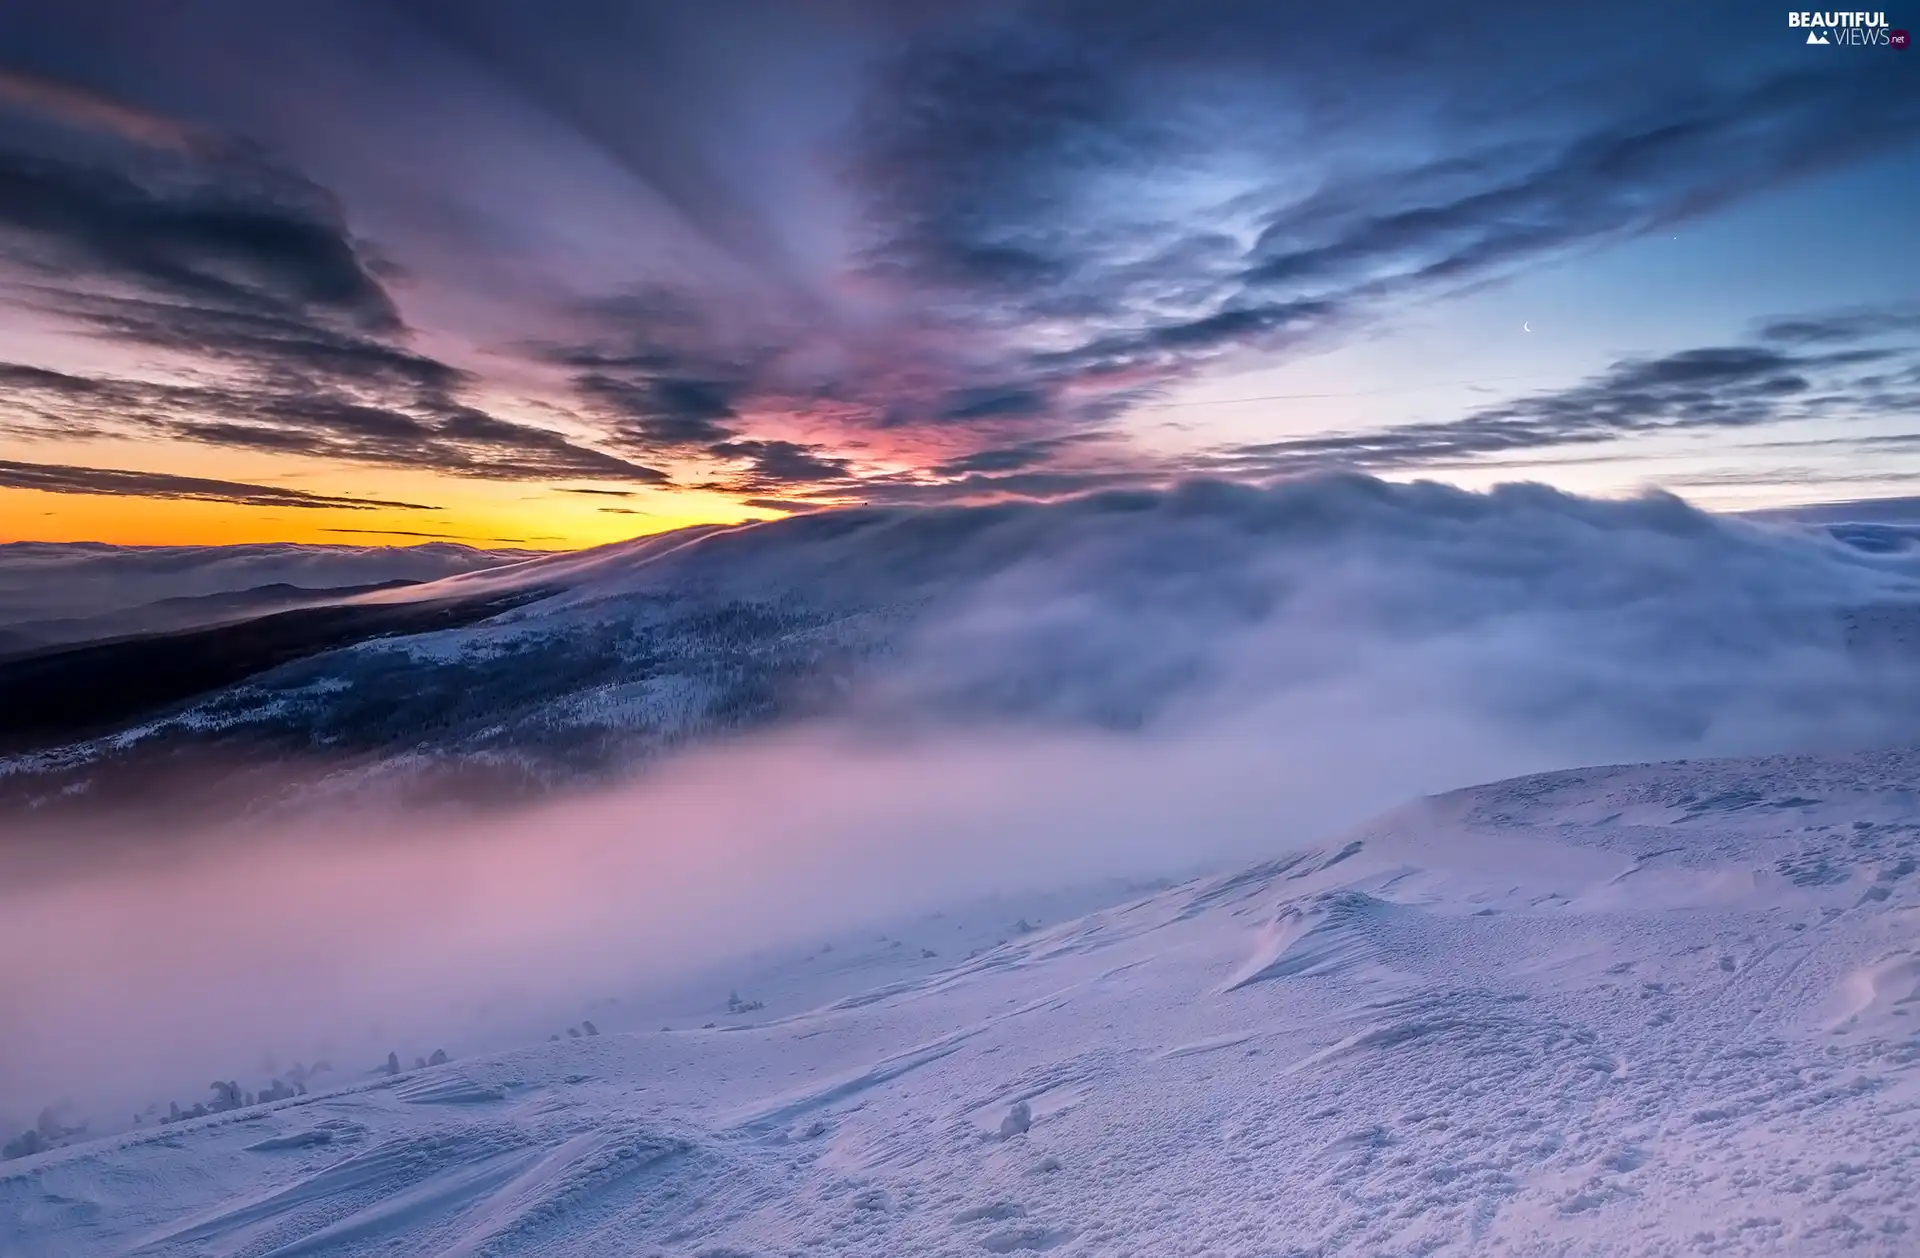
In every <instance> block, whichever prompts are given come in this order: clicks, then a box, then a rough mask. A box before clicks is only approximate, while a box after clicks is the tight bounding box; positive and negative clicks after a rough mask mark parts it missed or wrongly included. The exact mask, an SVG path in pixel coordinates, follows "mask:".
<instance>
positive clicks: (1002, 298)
mask: <svg viewBox="0 0 1920 1258" xmlns="http://www.w3.org/2000/svg"><path fill="white" fill-rule="evenodd" d="M1036 12H1038V13H1041V14H1045V15H1047V16H1045V17H1044V18H1040V19H1036V20H1033V21H1030V22H1027V23H1013V24H997V25H991V26H987V27H986V28H985V29H984V30H983V31H982V32H980V33H976V34H974V35H972V36H971V37H970V38H959V39H956V40H955V41H954V42H953V43H952V44H950V45H948V46H945V47H940V46H933V47H924V48H919V49H915V50H914V51H913V52H911V53H910V54H907V55H905V56H904V57H903V59H902V61H901V62H900V63H899V64H898V65H897V66H896V68H895V73H894V74H893V76H892V77H890V78H888V79H886V80H884V81H883V82H884V88H883V90H882V91H881V92H880V93H878V94H877V95H876V96H875V97H874V98H873V99H872V101H871V103H870V108H869V112H868V116H867V123H866V127H865V130H864V132H863V148H862V157H863V165H862V170H863V173H864V176H865V177H866V178H867V180H868V181H869V183H870V185H871V187H872V189H873V191H874V199H873V207H874V211H875V214H874V218H873V222H872V227H873V230H874V232H875V235H876V238H877V240H876V245H875V255H874V256H875V264H876V266H877V267H878V268H879V269H880V270H881V271H882V273H884V274H888V275H892V276H896V277H898V276H909V277H911V278H912V280H913V281H914V282H915V283H917V284H919V285H922V286H925V287H927V288H930V289H934V290H938V291H941V292H943V293H945V294H947V295H948V298H949V300H951V301H954V302H957V303H959V304H960V306H961V308H962V309H963V310H965V311H966V312H967V314H968V316H969V317H971V318H973V319H975V320H977V321H978V322H980V323H982V324H985V325H990V326H996V327H997V326H1004V325H1007V324H1015V325H1018V324H1023V323H1025V324H1039V323H1041V322H1043V321H1055V320H1065V321H1071V322H1072V323H1073V324H1075V325H1076V326H1077V328H1078V335H1077V337H1076V338H1075V340H1074V343H1071V344H1068V345H1065V346H1062V347H1060V348H1057V349H1051V350H1049V351H1047V352H1045V353H1043V354H1038V355H1034V356H1033V357H1031V358H1030V359H1029V360H1028V365H1029V367H1030V369H1031V370H1033V371H1035V372H1036V373H1039V372H1043V371H1044V372H1045V373H1046V374H1047V375H1049V376H1054V375H1056V374H1057V373H1059V372H1061V371H1063V370H1065V371H1073V370H1079V371H1097V370H1103V369H1104V370H1112V369H1117V368H1123V367H1125V368H1133V369H1136V370H1146V371H1149V372H1154V373H1160V374H1162V375H1163V376H1165V377H1169V378H1171V377H1174V376H1178V375H1180V374H1182V373H1184V372H1185V371H1188V370H1191V369H1192V368H1193V367H1194V366H1195V365H1197V364H1198V363H1200V362H1203V361H1205V360H1207V359H1209V358H1212V357H1215V356H1218V355H1220V354H1222V353H1226V352H1229V351H1233V350H1236V349H1244V348H1248V347H1261V346H1266V347H1284V346H1285V345H1286V344H1288V343H1291V342H1293V341H1297V340H1301V339H1306V338H1309V337H1314V336H1319V335H1323V334H1325V333H1327V332H1330V331H1338V330H1341V329H1344V328H1349V327H1351V326H1352V325H1353V324H1354V323H1356V322H1360V321H1363V320H1366V319H1368V318H1371V317H1373V316H1374V315H1376V314H1378V313H1379V312H1380V310H1381V308H1382V306H1383V304H1384V303H1387V302H1389V301H1401V300H1407V299H1413V298H1422V297H1431V296H1435V295H1439V294H1442V293H1446V292H1453V291H1459V290H1463V289H1466V288H1469V287H1471V286H1474V285H1476V284H1481V283H1485V282H1487V281H1490V280H1495V279H1498V278H1500V277H1502V276H1503V275H1506V274H1508V273H1510V272H1511V271H1512V269H1513V268H1514V267H1516V266H1518V265H1521V264H1524V263H1527V262H1531V261H1537V260H1541V259H1544V258H1547V257H1551V256H1553V255H1555V254H1558V253H1561V252H1564V251H1566V250H1569V249H1572V248H1577V247H1580V246H1583V245H1588V244H1592V243H1595V242H1600V241H1604V240H1608V239H1613V238H1617V237H1620V236H1624V235H1631V234H1636V233H1639V232H1642V231H1646V230H1648V229H1651V228H1654V227H1658V226H1661V225H1665V224H1668V223H1672V222H1674V221H1677V220H1680V219H1683V218H1687V217H1690V216H1693V215H1697V214H1700V213H1703V212H1706V211H1708V210H1711V209H1714V208H1716V207H1718V206H1720V205H1722V204H1724V203H1726V202H1728V201H1730V200H1733V199H1736V198H1738V197H1740V196H1743V195H1746V194H1749V193H1752V192H1755V191H1758V190H1761V189H1764V188H1766V187H1770V186H1773V185H1775V184H1778V183H1780V182H1782V181H1783V180H1786V179H1790V178H1793V177H1796V176H1799V175H1802V174H1805V173H1808V172H1810V171H1814V170H1818V169H1822V168H1827V167H1832V166H1837V165H1841V164H1844V163H1846V162H1849V161H1852V160H1857V159H1858V158H1860V157H1862V156H1864V155H1868V154H1873V153H1878V152H1883V151H1885V150H1886V149H1888V148H1891V147H1893V146H1896V145H1899V144H1902V143H1905V142H1907V141H1909V140H1910V138H1911V137H1912V135H1913V134H1914V130H1915V126H1916V124H1920V80H1915V79H1914V78H1913V77H1912V76H1911V75H1906V74H1903V73H1901V70H1902V67H1901V66H1898V65H1890V64H1887V63H1888V62H1890V61H1891V59H1881V60H1876V61H1874V62H1872V63H1871V64H1867V63H1866V62H1865V61H1862V62H1861V63H1859V64H1853V65H1848V66H1846V67H1836V66H1835V65H1833V64H1832V63H1825V64H1820V63H1807V62H1802V63H1801V64H1799V65H1798V66H1797V67H1794V68H1791V69H1785V70H1775V71H1769V70H1766V69H1764V68H1762V69H1754V70H1750V71H1748V72H1746V73H1745V74H1744V75H1741V76H1736V75H1731V74H1728V75H1720V76H1716V78H1717V79H1718V85H1717V86H1715V87H1712V88H1708V89H1704V90H1703V89H1701V88H1699V87H1695V88H1694V89H1693V90H1691V91H1689V92H1680V91H1678V90H1663V89H1664V88H1666V87H1669V86H1670V85H1669V84H1665V83H1661V82H1655V83H1651V84H1649V85H1648V90H1647V91H1646V92H1644V93H1643V94H1642V97H1641V100H1640V102H1639V103H1638V104H1631V103H1622V102H1618V101H1589V100H1586V99H1584V98H1581V97H1578V96H1573V97H1569V96H1567V95H1565V94H1561V95H1560V96H1558V97H1557V98H1556V97H1553V96H1549V98H1548V99H1547V100H1546V101H1543V102H1542V105H1543V107H1549V108H1553V107H1557V108H1559V109H1560V110H1562V111H1564V113H1565V114H1566V115H1567V116H1566V117H1565V118H1564V119H1563V120H1562V121H1563V123H1564V125H1562V126H1561V127H1560V128H1559V129H1558V133H1557V134H1555V135H1553V136H1551V137H1546V138H1542V137H1538V136H1534V137H1525V136H1520V135H1515V134H1509V133H1507V132H1505V131H1502V130H1501V129H1498V128H1484V129H1483V130H1482V132H1481V133H1478V134H1476V132H1475V131H1474V130H1472V129H1469V128H1465V127H1463V128H1462V129H1461V130H1462V134H1461V135H1460V136H1459V137H1458V143H1457V144H1456V146H1455V151H1454V152H1453V153H1451V154H1449V155H1448V156H1446V157H1444V158H1439V159H1427V160H1419V159H1415V160H1404V159H1402V160H1397V161H1388V162H1381V161H1370V160H1367V159H1364V158H1363V159H1361V160H1360V161H1359V162H1357V163H1354V167H1353V169H1351V170H1349V171H1347V172H1343V173H1329V172H1315V173H1314V178H1315V180H1316V182H1317V186H1315V187H1313V188H1312V189H1311V190H1310V191H1307V192H1305V193H1301V192H1298V191H1296V190H1295V189H1293V188H1291V187H1288V186H1285V185H1279V186H1275V187H1272V188H1260V187H1257V186H1256V187H1250V188H1240V189H1236V190H1235V192H1236V198H1235V204H1234V205H1232V206H1231V207H1229V206H1226V205H1220V204H1215V205H1207V204H1204V203H1203V204H1198V205H1194V206H1192V207H1191V208H1190V210H1189V212H1188V213H1186V214H1183V215H1173V214H1168V215H1164V216H1153V215H1142V214H1140V213H1139V212H1138V211H1137V209H1135V208H1134V206H1133V204H1132V201H1131V200H1130V198H1129V194H1131V196H1132V197H1135V198H1138V197H1150V196H1151V195H1153V192H1154V190H1155V187H1156V184H1157V183H1159V182H1161V181H1163V180H1164V179H1165V178H1166V177H1167V174H1168V173H1169V172H1175V171H1178V170H1179V169H1180V167H1181V166H1182V164H1190V163H1193V162H1195V161H1200V162H1204V161H1205V160H1206V159H1207V157H1208V156H1209V155H1218V154H1220V153H1223V152H1232V151H1235V150H1236V149H1237V150H1238V151H1239V152H1242V153H1245V154H1248V155H1252V154H1257V153H1258V152H1259V147H1260V144H1259V141H1258V140H1257V139H1248V140H1246V141H1245V142H1244V143H1238V142H1236V139H1235V137H1234V136H1233V135H1231V134H1228V133H1226V130H1225V129H1226V128H1229V127H1233V126H1235V125H1236V124H1237V125H1240V126H1243V127H1245V129H1246V134H1247V135H1248V136H1257V135H1258V134H1259V132H1260V130H1261V129H1262V127H1263V125H1265V126H1267V127H1271V126H1272V124H1274V123H1275V122H1277V121H1278V119H1279V117H1280V116H1281V115H1283V114H1285V113H1286V112H1287V111H1286V109H1285V107H1284V105H1283V101H1284V100H1285V98H1286V94H1287V93H1286V89H1285V88H1284V87H1282V88H1276V89H1274V90H1273V91H1272V93H1271V94H1270V95H1269V96H1268V97H1267V98H1266V99H1265V100H1264V101H1262V99H1261V95H1262V90H1263V89H1262V88H1261V86H1260V84H1259V82H1258V81H1257V80H1256V79H1255V78H1254V77H1253V76H1254V74H1255V73H1256V72H1257V71H1258V70H1259V69H1260V68H1261V67H1262V66H1263V65H1264V66H1266V67H1268V68H1269V69H1270V70H1272V71H1273V72H1274V73H1273V76H1272V80H1271V81H1272V82H1274V83H1279V84H1284V83H1286V79H1285V77H1284V74H1283V72H1285V71H1289V70H1291V71H1300V70H1301V67H1300V66H1299V65H1298V64H1297V63H1296V62H1295V56H1296V54H1295V53H1294V52H1293V51H1292V50H1293V49H1294V48H1296V47H1297V46H1298V45H1299V43H1300V42H1301V40H1300V35H1301V31H1300V29H1299V28H1298V24H1297V23H1296V22H1293V21H1281V22H1278V23H1276V22H1274V21H1271V20H1266V21H1262V20H1260V19H1259V18H1258V17H1257V16H1256V15H1254V14H1252V13H1251V11H1250V10H1249V9H1248V8H1247V7H1246V6H1241V5H1234V4H1226V5H1218V6H1204V7H1202V8H1201V9H1200V10H1197V11H1192V12H1188V11H1184V10H1183V11H1182V13H1181V19H1182V20H1181V22H1180V23H1168V24H1165V25H1163V24H1161V23H1158V22H1154V21H1152V20H1151V19H1150V18H1149V17H1148V16H1146V15H1144V14H1143V13H1142V12H1141V11H1140V8H1139V7H1138V6H1126V5H1121V6H1101V7H1100V9H1099V10H1098V12H1097V14H1096V13H1095V12H1094V11H1093V10H1091V9H1088V10H1082V9H1080V8H1078V7H1072V6H1062V7H1052V6H1048V7H1041V8H1038V9H1037V10H1036ZM1454 18H1455V15H1454V14H1452V13H1451V12H1450V13H1449V15H1448V19H1447V20H1448V22H1449V23H1452V22H1453V21H1454ZM1514 18H1515V21H1516V22H1518V23H1520V24H1522V25H1524V24H1525V20H1524V18H1522V17H1521V16H1520V15H1518V14H1515V15H1514ZM1236 21H1244V22H1245V23H1246V26H1245V29H1244V30H1239V31H1235V30H1234V28H1233V27H1232V25H1231V24H1232V23H1233V22H1236ZM1362 25H1363V26H1364V25H1365V23H1364V21H1363V22H1362ZM1149 33H1150V34H1151V35H1152V36H1153V39H1152V40H1149V39H1147V38H1146V35H1147V34H1149ZM1210 36H1217V37H1223V38H1224V37H1232V38H1233V39H1234V40H1235V41H1236V42H1237V43H1238V47H1237V48H1235V49H1233V50H1231V51H1228V50H1227V49H1226V47H1225V45H1224V44H1223V43H1222V42H1221V41H1220V40H1219V39H1212V38H1210ZM1263 41H1271V42H1263ZM1374 51H1375V50H1373V49H1370V48H1369V45H1368V42H1367V41H1366V40H1365V39H1358V40H1355V41H1354V42H1352V43H1351V44H1349V45H1347V46H1345V47H1343V50H1342V55H1341V56H1340V57H1339V58H1338V60H1337V64H1338V66H1339V69H1338V71H1337V72H1338V73H1339V74H1341V75H1349V76H1351V77H1352V79H1353V81H1354V82H1355V83H1356V84H1362V85H1363V84H1365V83H1367V82H1369V81H1372V80H1373V79H1374V78H1375V76H1376V75H1377V74H1379V72H1380V71H1381V70H1382V69H1383V67H1384V66H1386V65H1387V64H1389V63H1390V62H1391V61H1392V60H1393V58H1392V57H1391V56H1375V55H1373V53H1374ZM1194 58H1201V59H1202V60H1201V61H1199V62H1195V61H1194V60H1193V59H1194ZM1333 64H1335V63H1334V62H1332V61H1330V62H1329V63H1328V66H1329V69H1328V70H1323V71H1320V73H1322V74H1325V73H1331V72H1332V71H1331V69H1330V67H1331V66H1332V65H1333ZM1203 66H1206V67H1211V68H1212V69H1214V70H1217V71H1219V72H1221V73H1222V74H1223V75H1225V76H1226V79H1227V84H1228V86H1227V87H1223V88H1222V89H1221V92H1220V93H1219V95H1220V96H1221V97H1223V98H1230V97H1231V96H1232V94H1233V90H1234V87H1235V76H1236V75H1237V76H1239V77H1238V83H1237V87H1238V90H1239V91H1240V95H1241V98H1242V106H1241V112H1240V113H1239V115H1238V116H1235V113H1234V112H1233V111H1232V110H1230V109H1225V108H1224V107H1222V108H1221V109H1220V110H1219V111H1217V112H1216V114H1215V115H1214V116H1213V117H1212V118H1211V120H1210V122H1211V125H1212V127H1213V128H1214V129H1213V130H1211V131H1201V130H1200V128H1201V127H1202V125H1203V123H1205V122H1207V121H1208V120H1206V119H1202V118H1201V117H1199V116H1198V115H1197V113H1196V111H1197V110H1199V109H1200V108H1201V106H1202V105H1203V104H1205V103H1207V98H1206V95H1205V93H1204V91H1203V90H1201V88H1200V87H1199V86H1198V85H1196V84H1195V83H1194V81H1193V77H1192V72H1193V71H1195V70H1196V69H1198V68H1201V67H1203ZM1456 68H1457V69H1458V70H1460V71H1463V72H1464V71H1466V70H1467V69H1468V68H1469V67H1468V65H1467V64H1465V63H1464V62H1462V63H1461V64H1459V65H1458V66H1457V67H1456ZM1536 74H1537V72H1536V71H1534V70H1531V69H1529V68H1527V67H1525V66H1521V67H1516V68H1515V69H1514V71H1513V77H1514V79H1515V82H1514V93H1515V95H1516V96H1519V95H1522V94H1526V93H1528V92H1538V91H1540V90H1542V88H1543V87H1545V86H1546V85H1543V84H1541V83H1537V82H1531V81H1529V80H1530V79H1531V78H1533V77H1535V76H1536ZM1693 77H1694V78H1695V79H1698V78H1699V77H1700V76H1698V75H1697V74H1695V75H1694V76H1693ZM1742 78H1744V81H1741V79H1742ZM1310 79H1311V76H1309V81H1308V82H1306V83H1304V84H1301V86H1302V87H1303V88H1304V87H1310V86H1311V82H1310ZM1296 82H1298V79H1297V76H1296ZM1183 83H1184V84H1186V85H1187V88H1188V91H1187V92H1185V93H1183V92H1182V91H1181V90H1180V86H1179V85H1181V84H1183ZM1169 85H1173V86H1169ZM1458 86H1459V88H1460V90H1461V91H1462V92H1464V91H1466V90H1468V85H1467V84H1465V83H1461V84H1459V85H1458ZM1263 107H1265V108H1271V109H1272V111H1273V116H1272V117H1269V118H1266V119H1263V118H1262V117H1261V116H1260V112H1261V109H1262V108H1263ZM1837 118H1847V119H1856V120H1857V121H1858V125H1857V126H1855V125H1851V124H1850V125H1848V126H1845V127H1836V126H1835V125H1834V120H1835V119H1837ZM1328 125H1329V133H1328V134H1327V135H1326V136H1324V137H1323V138H1322V143H1325V144H1329V145H1338V144H1339V143H1340V142H1341V141H1343V140H1351V139H1352V138H1353V137H1352V136H1351V135H1342V134H1341V133H1340V132H1341V127H1340V123H1339V122H1338V120H1337V119H1334V120H1331V121H1330V122H1329V124H1328ZM1399 152H1400V153H1404V152H1405V150H1404V148H1401V149H1400V150H1399ZM1274 156H1275V160H1276V161H1279V162H1286V161H1288V160H1294V161H1295V162H1296V163H1297V157H1298V155H1297V154H1291V155H1290V154H1287V153H1285V152H1284V151H1282V152H1276V153H1275V155H1274ZM1103 192H1104V195H1103ZM1229 218H1231V219H1234V220H1237V221H1238V222H1240V223H1241V224H1242V225H1243V226H1244V227H1248V228H1251V229H1252V230H1253V232H1254V234H1253V236H1252V240H1251V243H1249V244H1247V245H1244V246H1243V245H1241V244H1239V243H1238V242H1237V241H1236V240H1235V239H1234V238H1233V237H1232V236H1230V235H1227V234H1225V233H1223V232H1221V231H1219V230H1216V229H1214V228H1213V226H1212V224H1213V222H1215V221H1221V222H1224V221H1226V220H1227V219H1229ZM968 303H972V305H971V306H969V304H968Z"/></svg>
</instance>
